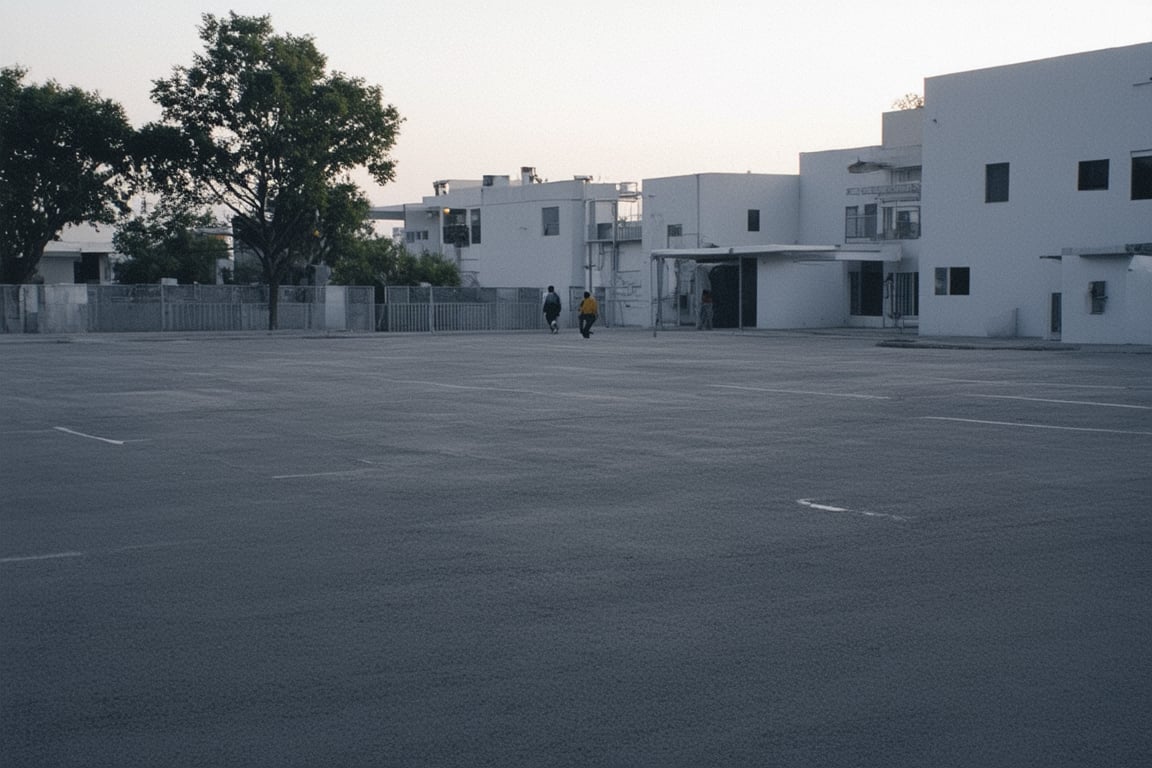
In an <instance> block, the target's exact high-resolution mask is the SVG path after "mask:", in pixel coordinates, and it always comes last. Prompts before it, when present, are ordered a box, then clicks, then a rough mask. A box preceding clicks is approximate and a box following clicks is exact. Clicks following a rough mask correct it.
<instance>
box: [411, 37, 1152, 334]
mask: <svg viewBox="0 0 1152 768" xmlns="http://www.w3.org/2000/svg"><path fill="white" fill-rule="evenodd" d="M799 165H800V167H799V174H797V175H778V174H770V175H769V174H751V173H749V174H714V173H701V174H692V175H688V176H678V177H668V178H652V179H645V180H644V181H643V190H642V195H639V196H637V195H635V194H634V192H635V190H634V185H632V184H620V185H616V184H592V183H591V182H590V181H588V180H586V179H582V178H580V179H576V180H573V181H564V182H552V183H543V184H541V183H537V181H536V179H535V173H534V171H533V170H532V169H530V168H526V169H523V171H522V175H521V178H520V179H518V180H510V179H509V178H508V177H506V176H495V177H486V178H485V179H484V180H482V181H475V182H437V184H436V193H437V194H436V195H435V196H432V197H426V198H424V200H423V201H422V202H421V203H419V204H416V205H407V206H403V207H402V211H399V212H394V213H393V215H395V216H396V217H398V218H400V217H402V218H403V220H404V223H405V228H404V237H405V239H406V241H407V244H408V246H409V247H410V248H412V249H413V250H416V251H419V250H429V251H434V252H435V251H440V252H443V253H445V255H448V256H450V257H454V258H456V259H457V260H458V263H459V264H460V266H461V269H462V271H463V273H464V274H465V275H466V276H467V277H468V278H469V279H471V280H473V281H475V282H478V283H480V284H483V285H488V286H511V285H521V286H522V285H540V286H544V285H548V284H556V285H558V286H560V285H563V284H564V281H565V280H567V281H568V287H569V288H570V290H571V291H576V290H579V289H583V288H585V287H588V288H591V289H592V290H595V291H597V293H598V294H599V295H600V296H601V297H602V298H603V299H604V300H605V302H606V314H607V319H608V320H609V322H611V323H623V324H633V325H648V324H650V323H652V322H658V323H661V324H673V325H681V324H692V323H694V322H695V318H696V315H697V312H698V307H699V300H700V294H701V292H702V290H703V289H704V288H709V289H711V290H712V292H713V294H714V295H715V296H716V298H717V302H718V303H717V306H716V325H717V326H720V327H724V326H726V325H727V326H733V327H734V326H740V327H758V328H813V327H843V326H874V327H889V326H901V327H912V328H914V327H917V326H918V327H919V329H920V333H922V334H925V335H944V336H1023V337H1036V338H1060V339H1062V340H1064V341H1069V342H1081V343H1102V342H1112V343H1141V344H1152V43H1145V44H1141V45H1134V46H1127V47H1123V48H1114V49H1109V50H1104V51H1095V52H1091V53H1082V54H1075V55H1071V56H1063V57H1059V58H1054V59H1047V60H1042V61H1036V62H1028V63H1023V64H1014V65H1009V66H1004V67H996V68H992V69H986V70H980V71H975V72H966V73H959V74H952V75H944V76H941V77H934V78H929V79H928V80H927V81H926V83H925V106H924V107H923V108H921V109H913V110H904V111H898V112H888V113H885V114H884V115H883V117H882V139H881V143H880V144H878V145H875V146H865V147H856V148H850V149H835V150H825V151H819V152H807V153H802V154H801V156H800V164H799ZM640 200H642V203H643V207H642V210H641V208H640V204H639V201H640ZM641 221H642V222H643V232H642V235H641V227H640V222H641Z"/></svg>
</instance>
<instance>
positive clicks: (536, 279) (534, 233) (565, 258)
mask: <svg viewBox="0 0 1152 768" xmlns="http://www.w3.org/2000/svg"><path fill="white" fill-rule="evenodd" d="M458 186H459V185H458ZM616 194H617V188H616V185H615V184H590V183H587V182H584V181H579V180H569V181H557V182H545V183H530V184H522V183H519V182H513V183H499V184H496V185H494V186H482V185H480V186H477V185H471V186H467V187H463V188H461V189H452V188H451V187H450V189H449V192H448V193H447V194H445V195H439V196H430V197H426V198H424V199H423V201H422V202H421V203H420V204H418V205H409V206H405V229H406V230H410V231H416V230H428V232H429V239H428V240H427V241H421V242H417V243H411V244H408V247H409V248H410V249H411V250H414V251H417V252H419V251H420V250H422V249H423V250H428V251H430V252H441V253H443V254H444V255H445V256H446V257H448V258H450V259H454V258H456V257H457V249H456V248H455V247H454V246H451V245H449V246H446V247H445V246H443V245H442V243H441V226H442V220H441V218H440V214H439V211H440V210H442V209H443V208H460V209H466V210H468V211H472V210H479V211H480V227H481V237H480V243H472V244H471V245H469V246H467V247H464V248H460V249H459V259H460V268H461V270H462V271H463V272H466V273H469V272H470V273H474V274H475V276H476V279H477V280H478V281H479V283H480V285H484V286H492V287H500V286H518V285H540V286H542V287H543V286H547V285H555V286H557V288H558V289H560V288H567V287H568V286H572V285H585V284H586V283H587V280H588V274H587V271H586V269H585V267H586V265H587V261H588V250H587V248H586V246H585V235H586V231H585V228H586V222H585V215H586V210H585V205H586V203H585V201H586V200H589V199H594V198H610V197H614V196H615V195H616ZM548 207H556V208H558V209H559V216H560V227H559V233H558V234H556V235H547V236H546V235H544V231H543V210H544V209H545V208H548ZM594 266H595V265H594ZM593 271H594V275H593V279H594V281H595V282H597V284H602V283H601V282H599V280H600V275H599V274H598V272H599V270H595V269H594V270H593Z"/></svg>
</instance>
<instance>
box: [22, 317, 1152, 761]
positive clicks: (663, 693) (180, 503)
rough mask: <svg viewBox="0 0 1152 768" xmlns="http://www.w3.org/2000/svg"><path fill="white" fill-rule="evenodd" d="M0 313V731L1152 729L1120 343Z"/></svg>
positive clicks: (1135, 749)
mask: <svg viewBox="0 0 1152 768" xmlns="http://www.w3.org/2000/svg"><path fill="white" fill-rule="evenodd" d="M877 341H878V339H877V337H876V336H875V335H868V334H863V335H852V334H843V335H840V334H834V333H833V334H805V333H760V332H754V333H745V334H740V333H731V332H720V331H717V332H712V333H694V332H675V333H661V334H659V335H657V336H653V334H652V333H651V332H650V331H647V332H645V331H635V330H619V329H597V333H596V334H595V335H594V336H593V338H592V339H590V340H584V339H582V338H580V337H579V336H578V335H577V334H576V333H575V332H574V331H569V332H567V333H564V334H561V335H559V336H552V335H550V334H547V333H545V332H540V333H539V334H535V333H513V334H503V335H501V334H479V335H466V334H460V335H365V336H355V335H350V336H319V335H318V336H309V335H305V334H295V335H279V334H247V335H244V334H239V335H231V336H200V337H195V336H181V337H167V336H162V335H153V336H83V337H68V338H58V339H56V338H51V337H44V338H24V339H19V340H0V446H2V456H3V460H2V461H0V488H2V489H3V493H2V497H0V617H2V618H0V765H2V766H4V768H23V767H31V766H84V767H85V768H91V767H93V766H117V767H118V768H124V767H126V766H149V767H151V766H160V765H163V766H277V767H283V766H318V765H324V766H368V765H371V766H429V767H431V766H654V767H655V766H660V767H662V768H666V767H668V766H727V765H731V766H748V765H772V766H886V767H888V768H892V767H897V766H908V767H909V768H911V767H912V766H916V767H917V768H920V767H923V766H1132V767H1133V768H1135V767H1136V766H1144V765H1149V764H1152V729H1149V727H1148V723H1149V717H1150V713H1152V656H1150V655H1149V652H1148V647H1149V636H1150V633H1152V601H1150V600H1149V595H1150V594H1152V556H1150V552H1152V548H1150V545H1152V515H1150V514H1149V513H1150V512H1152V469H1150V467H1152V354H1148V350H1146V349H1145V350H1141V349H1125V348H1107V349H1105V348H1089V349H1075V348H1057V347H1053V348H1049V349H1044V348H1031V349H1029V348H1006V347H1005V346H1004V345H999V346H997V345H972V346H971V348H965V349H955V348H952V349H946V348H932V347H931V346H929V345H920V346H917V345H916V344H914V343H913V344H910V345H901V346H878V345H877Z"/></svg>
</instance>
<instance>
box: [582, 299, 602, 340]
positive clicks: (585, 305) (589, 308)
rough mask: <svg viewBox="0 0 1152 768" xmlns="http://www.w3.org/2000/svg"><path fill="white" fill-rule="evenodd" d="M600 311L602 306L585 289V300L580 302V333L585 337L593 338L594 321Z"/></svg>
mask: <svg viewBox="0 0 1152 768" xmlns="http://www.w3.org/2000/svg"><path fill="white" fill-rule="evenodd" d="M599 312H600V306H599V305H598V304H597V303H596V299H594V298H592V294H590V293H588V291H584V300H583V301H581V302H580V335H581V336H583V337H584V338H586V339H587V338H591V336H592V323H594V322H596V315H597V314H598V313H599Z"/></svg>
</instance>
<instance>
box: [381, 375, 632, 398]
mask: <svg viewBox="0 0 1152 768" xmlns="http://www.w3.org/2000/svg"><path fill="white" fill-rule="evenodd" d="M385 381H391V382H393V383H396V384H420V385H423V386H426V387H440V388H442V389H464V390H472V391H477V392H502V393H506V394H510V395H536V396H539V397H548V398H557V397H574V398H576V399H579V400H621V401H632V400H635V399H636V398H633V397H621V396H619V395H597V394H592V393H588V392H540V391H538V390H534V389H513V388H511V387H481V386H476V385H470V384H448V383H445V382H442V381H420V380H416V379H385Z"/></svg>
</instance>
